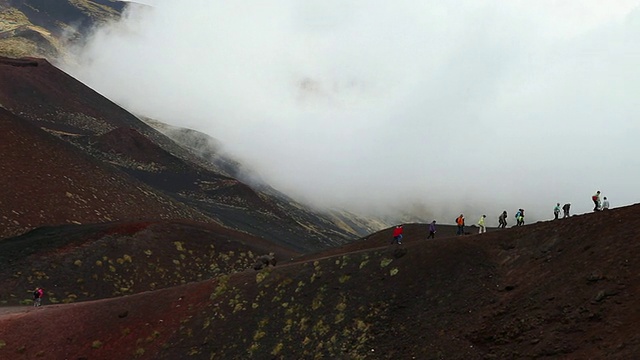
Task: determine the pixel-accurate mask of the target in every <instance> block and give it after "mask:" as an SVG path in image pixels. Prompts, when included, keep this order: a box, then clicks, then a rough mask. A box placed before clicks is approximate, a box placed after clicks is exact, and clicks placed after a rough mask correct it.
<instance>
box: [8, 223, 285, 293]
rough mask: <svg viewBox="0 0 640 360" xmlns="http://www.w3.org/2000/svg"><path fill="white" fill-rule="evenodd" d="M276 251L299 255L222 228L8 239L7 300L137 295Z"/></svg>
mask: <svg viewBox="0 0 640 360" xmlns="http://www.w3.org/2000/svg"><path fill="white" fill-rule="evenodd" d="M270 252H273V253H274V254H275V257H276V259H279V260H280V262H283V261H285V262H286V261H287V260H288V259H290V258H291V257H293V256H296V255H297V254H296V253H294V252H292V251H290V250H288V249H285V248H282V247H279V246H276V245H274V244H272V243H269V242H267V241H264V240H263V239H260V238H256V237H253V236H250V235H247V234H244V233H241V232H237V231H233V230H229V229H226V228H224V227H221V226H219V225H215V224H202V223H195V222H185V221H162V222H160V221H140V222H116V223H104V224H92V225H66V226H57V227H46V228H39V229H36V230H33V231H31V232H29V233H27V234H24V235H21V236H18V237H15V238H10V239H4V240H0V303H2V304H5V305H6V304H9V305H18V304H20V303H22V304H30V303H31V300H32V299H31V289H34V288H35V287H36V286H38V287H43V288H44V289H46V295H47V298H48V301H49V302H51V303H58V302H63V303H68V302H76V301H83V300H88V299H101V298H106V297H113V296H121V295H130V294H134V293H139V292H143V291H149V290H155V289H161V288H166V287H171V286H176V285H180V284H184V283H187V282H193V281H201V280H205V279H210V278H214V277H216V276H220V275H228V274H231V273H234V272H238V271H244V270H246V269H248V268H251V267H252V266H253V265H254V263H255V262H256V258H257V257H258V256H260V255H263V254H268V253H270Z"/></svg>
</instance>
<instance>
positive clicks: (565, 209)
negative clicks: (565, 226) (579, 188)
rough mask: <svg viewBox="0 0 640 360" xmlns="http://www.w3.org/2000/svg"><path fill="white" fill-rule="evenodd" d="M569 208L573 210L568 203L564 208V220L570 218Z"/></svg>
mask: <svg viewBox="0 0 640 360" xmlns="http://www.w3.org/2000/svg"><path fill="white" fill-rule="evenodd" d="M569 208H571V204H569V203H566V204H564V205H563V206H562V211H563V212H564V215H562V218H563V219H564V218H568V217H569Z"/></svg>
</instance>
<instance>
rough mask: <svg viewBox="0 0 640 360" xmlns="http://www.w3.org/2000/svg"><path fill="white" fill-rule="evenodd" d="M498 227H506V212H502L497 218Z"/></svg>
mask: <svg viewBox="0 0 640 360" xmlns="http://www.w3.org/2000/svg"><path fill="white" fill-rule="evenodd" d="M498 227H499V228H500V229H504V228H506V227H507V210H505V211H503V212H502V214H500V216H498Z"/></svg>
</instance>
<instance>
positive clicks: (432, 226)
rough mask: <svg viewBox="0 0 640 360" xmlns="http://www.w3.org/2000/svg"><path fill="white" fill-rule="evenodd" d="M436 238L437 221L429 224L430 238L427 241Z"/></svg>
mask: <svg viewBox="0 0 640 360" xmlns="http://www.w3.org/2000/svg"><path fill="white" fill-rule="evenodd" d="M435 238H436V221H435V220H433V221H432V222H431V224H429V236H427V239H435Z"/></svg>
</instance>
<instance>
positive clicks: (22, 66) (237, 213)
mask: <svg viewBox="0 0 640 360" xmlns="http://www.w3.org/2000/svg"><path fill="white" fill-rule="evenodd" d="M0 106H1V107H3V108H5V109H6V110H8V111H10V112H12V113H14V114H16V115H18V116H19V117H20V118H21V119H26V120H28V121H29V122H31V123H32V124H34V125H36V126H38V127H40V128H42V129H43V130H46V131H47V132H49V133H50V134H51V135H52V137H54V136H55V137H58V138H60V139H63V140H65V141H66V142H68V143H71V144H73V145H75V147H76V149H77V150H79V151H81V152H83V153H85V154H88V155H90V156H92V157H93V158H94V159H96V160H98V161H100V162H103V163H105V164H109V165H110V167H111V168H113V166H115V167H117V169H119V170H120V171H122V172H124V173H126V174H128V175H129V176H130V177H131V178H132V179H133V178H135V179H137V180H139V181H142V182H144V183H145V184H147V185H148V186H149V189H153V191H154V192H156V193H158V194H162V196H170V197H171V198H172V199H173V201H176V202H181V203H183V204H185V206H188V207H190V208H192V209H194V211H195V212H202V213H204V214H205V215H206V217H207V218H209V219H214V220H215V221H217V222H220V223H222V224H224V225H226V226H228V227H231V228H234V229H237V230H241V231H244V232H247V233H250V234H254V235H256V236H258V237H263V238H265V239H268V240H272V241H274V242H276V243H279V244H283V245H286V246H288V247H290V248H292V249H296V250H297V251H309V250H318V249H321V248H325V247H327V246H332V245H338V244H342V243H345V242H346V241H348V240H351V239H354V238H356V237H358V234H355V231H354V229H353V228H349V227H345V226H342V224H337V223H334V222H332V219H329V218H327V217H324V216H323V215H322V214H321V213H319V212H315V211H312V210H309V209H306V208H304V207H303V206H301V205H299V204H296V203H294V202H287V201H283V200H282V198H275V197H274V196H272V195H269V194H266V193H263V192H258V191H255V190H253V189H252V188H251V187H249V186H247V185H246V184H244V183H242V182H240V181H238V180H237V179H234V178H231V177H228V176H225V175H223V174H221V173H219V172H218V171H216V170H217V169H216V166H215V165H214V164H211V163H207V162H206V161H205V160H204V159H202V158H199V157H198V156H196V155H195V154H193V153H192V152H190V150H188V149H185V148H184V147H182V146H180V145H178V144H176V143H175V142H174V141H172V140H171V139H169V138H168V137H166V136H165V135H163V134H162V133H160V132H158V131H156V130H155V129H153V128H151V127H150V126H148V125H147V124H145V123H144V122H142V121H140V120H139V119H138V118H136V117H135V116H133V115H131V114H130V113H128V112H127V111H125V110H124V109H122V108H120V107H119V106H117V105H116V104H114V103H113V102H111V101H109V100H108V99H106V98H104V97H103V96H101V95H100V94H98V93H96V92H95V91H93V90H91V89H89V88H88V87H86V86H85V85H83V84H81V83H80V82H78V81H76V80H75V79H73V78H72V77H71V76H69V75H67V74H65V73H64V72H62V71H60V70H59V69H57V68H55V67H54V66H52V65H51V64H49V63H48V62H47V61H45V60H39V59H22V60H15V59H8V58H0ZM16 151H19V150H16ZM24 151H25V152H26V153H27V154H28V153H29V151H30V150H29V148H25V149H24ZM15 155H16V156H18V155H19V154H18V153H16V154H15ZM25 156H31V155H25ZM7 161H10V160H7ZM53 165H57V166H58V167H60V166H65V165H66V164H65V163H64V162H59V163H56V164H52V166H53ZM31 170H32V171H33V173H30V174H26V173H25V175H24V176H29V177H31V178H36V177H38V176H44V175H42V174H40V173H41V172H46V171H47V169H46V168H45V167H42V166H40V167H32V168H31ZM85 171H87V169H85ZM86 185H87V186H89V185H88V184H86ZM150 191H151V190H150ZM14 196H16V197H21V196H22V195H21V193H20V192H19V191H18V192H15V194H14ZM25 196H26V195H25ZM158 196H161V195H158ZM116 198H117V197H114V199H116ZM0 201H2V199H0ZM120 205H122V204H120ZM113 206H116V204H113ZM59 209H60V207H59V206H58V204H56V203H54V202H52V203H51V204H49V205H48V206H46V207H42V208H39V209H38V210H39V211H43V212H47V213H56V212H58V210H59ZM92 210H98V209H92ZM130 210H133V209H130ZM6 211H7V212H8V214H9V215H7V219H6V222H12V221H14V220H15V219H13V218H12V217H11V215H10V214H12V212H11V209H7V210H6ZM174 218H175V217H174ZM186 218H191V217H186ZM118 219H122V218H121V217H120V218H118ZM103 220H109V219H103ZM111 220H116V219H115V218H111ZM34 221H35V220H34ZM76 221H79V220H76ZM68 222H69V221H67V223H68ZM81 222H83V223H84V222H85V221H81ZM53 224H56V223H52V222H48V221H47V222H45V221H41V222H32V223H30V224H29V225H30V226H32V227H37V226H40V225H53ZM358 230H362V229H358ZM12 234H16V233H15V232H14V233H12Z"/></svg>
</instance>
